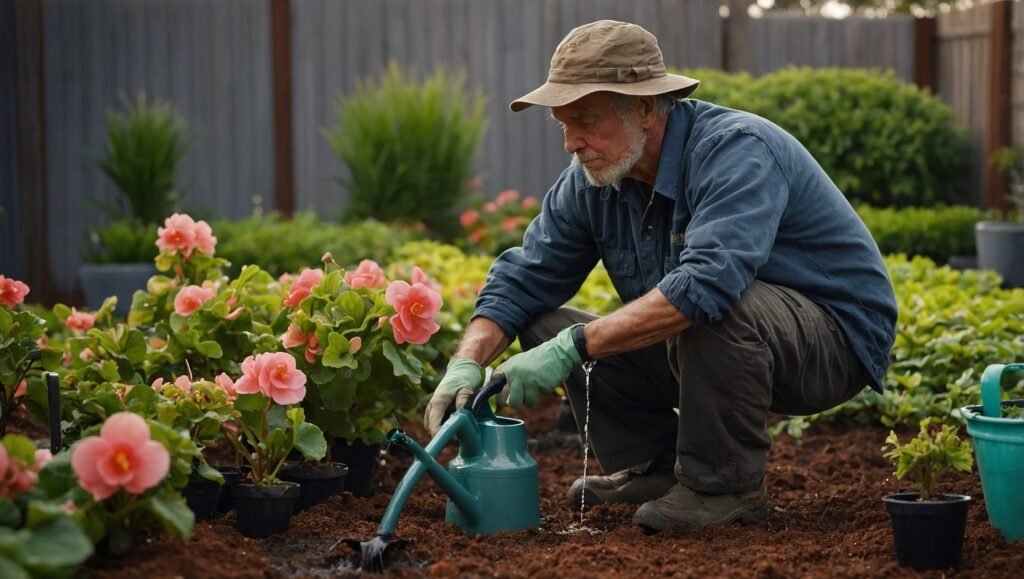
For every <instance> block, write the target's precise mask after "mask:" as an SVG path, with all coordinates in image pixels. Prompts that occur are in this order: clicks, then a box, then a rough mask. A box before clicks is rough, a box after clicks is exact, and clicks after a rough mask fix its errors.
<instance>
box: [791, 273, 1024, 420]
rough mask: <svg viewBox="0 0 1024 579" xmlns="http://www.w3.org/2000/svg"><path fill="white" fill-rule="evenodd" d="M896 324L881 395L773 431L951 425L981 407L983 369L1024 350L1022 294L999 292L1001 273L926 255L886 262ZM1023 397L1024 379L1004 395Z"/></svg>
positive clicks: (863, 397) (864, 393)
mask: <svg viewBox="0 0 1024 579" xmlns="http://www.w3.org/2000/svg"><path fill="white" fill-rule="evenodd" d="M885 262H886V267H887V269H888V272H889V276H890V278H891V279H892V281H893V286H894V288H895V292H896V301H897V305H898V307H899V312H900V315H899V319H898V320H897V324H896V341H895V344H894V346H893V350H892V361H891V363H890V366H889V370H888V372H887V373H886V376H885V389H884V392H883V393H881V394H878V393H876V392H874V391H872V390H869V389H865V390H864V391H862V392H861V393H860V394H859V395H857V396H855V397H854V398H853V399H852V400H850V401H848V402H846V403H844V404H842V405H840V406H838V407H836V408H833V409H831V410H828V411H826V412H823V413H821V414H815V415H813V416H810V417H798V418H792V419H785V420H782V421H780V422H778V423H776V425H774V426H773V429H772V433H773V434H774V433H777V432H780V431H782V430H787V431H788V432H789V433H790V434H792V435H794V436H800V434H801V433H802V431H803V430H804V429H805V428H807V427H808V426H809V425H810V424H813V423H814V422H817V421H819V420H832V419H834V418H836V417H839V416H846V417H850V418H853V419H854V420H857V421H859V422H865V423H875V422H881V423H882V424H885V425H886V426H895V425H898V424H916V423H917V422H919V421H920V420H921V419H923V418H926V417H929V416H932V417H935V418H936V420H942V421H946V422H949V423H953V421H955V420H956V413H955V411H956V409H958V408H960V407H962V406H967V405H971V404H980V399H981V384H980V379H981V371H982V370H983V369H984V368H986V367H987V366H988V365H989V364H995V363H1007V362H1008V361H1015V360H1019V359H1020V356H1021V352H1024V291H1022V290H1020V289H1009V290H1007V289H1002V288H1001V287H1000V282H1001V280H1000V278H999V276H998V275H997V274H995V273H993V272H988V271H978V270H966V271H963V272H960V271H956V270H953V269H951V268H949V267H947V266H943V267H937V266H936V265H935V263H934V262H933V261H931V260H930V259H927V258H924V257H914V258H912V259H908V258H907V257H906V256H903V255H896V256H888V257H886V259H885ZM1006 391H1007V392H1008V395H1010V396H1011V397H1014V398H1021V397H1024V380H1019V381H1018V382H1016V383H1015V384H1014V385H1012V386H1010V387H1009V388H1007V390H1006Z"/></svg>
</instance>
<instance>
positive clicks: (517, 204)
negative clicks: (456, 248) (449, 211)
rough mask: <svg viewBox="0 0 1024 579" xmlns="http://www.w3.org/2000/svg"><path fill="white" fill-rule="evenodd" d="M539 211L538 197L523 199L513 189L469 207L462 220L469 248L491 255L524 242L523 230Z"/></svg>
mask: <svg viewBox="0 0 1024 579" xmlns="http://www.w3.org/2000/svg"><path fill="white" fill-rule="evenodd" d="M539 213H540V203H539V202H538V201H537V198H536V197H533V196H527V197H523V198H520V195H519V192H518V191H516V190H514V189H508V190H505V191H502V192H501V193H499V194H498V196H497V197H496V198H495V199H494V201H487V202H484V203H480V204H479V206H478V207H473V208H470V209H466V210H465V211H463V212H462V213H461V214H460V215H459V223H460V224H461V225H462V229H463V232H464V233H465V234H466V242H464V245H465V246H466V247H467V249H477V250H483V251H484V252H486V253H487V254H489V255H498V254H499V253H501V252H502V251H504V250H506V249H508V248H510V247H517V246H519V245H522V244H523V233H524V232H525V231H526V227H527V226H528V225H529V224H530V222H531V221H533V218H534V217H536V216H537V215H538V214H539Z"/></svg>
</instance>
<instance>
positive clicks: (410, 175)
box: [324, 63, 485, 239]
mask: <svg viewBox="0 0 1024 579" xmlns="http://www.w3.org/2000/svg"><path fill="white" fill-rule="evenodd" d="M463 87H464V81H463V78H462V77H461V76H458V77H452V76H450V75H449V74H447V73H446V72H444V71H443V70H439V71H437V72H434V73H433V74H432V75H431V76H430V77H428V78H427V79H426V80H424V81H423V82H422V83H417V82H412V81H410V80H407V79H406V78H405V76H404V74H403V73H402V71H401V70H400V69H399V67H398V66H397V65H396V64H394V63H392V64H391V65H390V66H389V67H388V70H387V72H386V73H385V74H384V75H383V76H382V77H381V78H380V79H379V80H378V81H377V82H376V83H374V82H365V83H360V85H359V87H358V89H357V90H356V92H355V94H354V95H351V96H342V97H340V98H339V99H338V101H337V114H338V120H339V126H337V127H335V128H333V129H330V130H325V131H324V136H325V137H326V138H327V141H328V143H329V144H330V146H331V150H332V151H333V152H334V154H335V155H336V156H337V157H338V158H339V159H341V161H342V162H343V163H344V164H345V165H346V166H347V167H348V171H349V175H348V177H346V178H341V179H339V180H340V181H341V183H342V185H343V186H344V187H345V188H346V189H347V190H348V193H349V203H348V206H347V207H346V209H345V213H344V218H345V220H347V221H351V220H358V219H369V218H372V219H378V220H380V221H386V222H394V221H405V222H417V221H420V220H422V221H423V222H424V223H425V224H426V225H427V226H428V227H430V228H431V229H433V230H435V231H438V232H439V233H441V234H442V235H444V236H446V237H447V238H449V239H451V238H452V236H454V235H455V234H456V233H457V232H458V222H457V221H456V220H455V209H456V206H457V205H458V204H459V201H460V199H461V198H462V195H463V194H464V192H465V183H466V181H467V179H468V178H469V172H470V168H471V167H470V164H471V162H472V160H473V156H474V155H475V153H476V148H477V145H478V143H479V142H480V139H481V137H482V136H483V133H484V129H485V120H484V102H485V101H484V97H483V95H482V94H481V93H480V92H477V93H475V94H473V95H472V96H470V95H468V94H466V92H465V91H464V88H463Z"/></svg>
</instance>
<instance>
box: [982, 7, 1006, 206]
mask: <svg viewBox="0 0 1024 579" xmlns="http://www.w3.org/2000/svg"><path fill="white" fill-rule="evenodd" d="M1011 7H1012V6H1011V4H1010V1H1009V0H1001V1H1000V2H995V3H993V4H992V32H991V35H990V36H989V79H988V80H989V82H988V107H987V108H988V115H987V116H988V118H987V119H986V121H987V123H988V139H987V141H988V142H986V143H985V171H987V175H988V191H987V194H986V205H988V207H990V208H997V209H1003V210H1006V209H1009V208H1010V201H1009V200H1008V199H1007V198H1006V194H1007V192H1008V189H1007V182H1006V175H1004V174H1003V173H1002V172H1000V171H998V170H997V169H996V168H995V167H993V166H992V163H991V162H990V159H991V158H992V153H993V152H994V151H995V150H996V149H999V148H1002V147H1008V146H1010V133H1011V126H1010V124H1011V123H1010V81H1011V78H1012V72H1013V71H1012V66H1011V62H1012V51H1011V48H1012V39H1013V37H1012V31H1011V29H1010V25H1011V17H1010V16H1011V11H1010V9H1011Z"/></svg>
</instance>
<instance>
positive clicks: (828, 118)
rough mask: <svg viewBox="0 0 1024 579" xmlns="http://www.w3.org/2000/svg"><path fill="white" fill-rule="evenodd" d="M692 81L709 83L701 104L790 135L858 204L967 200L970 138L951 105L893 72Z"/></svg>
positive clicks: (811, 72) (789, 72)
mask: <svg viewBox="0 0 1024 579" xmlns="http://www.w3.org/2000/svg"><path fill="white" fill-rule="evenodd" d="M685 74H687V75H689V76H694V77H696V78H698V79H701V81H702V83H701V87H700V89H698V90H697V92H696V93H694V97H695V98H698V99H701V100H707V101H709V102H714V103H716V104H720V105H723V106H727V107H730V108H737V109H742V110H746V111H750V112H752V113H755V114H758V115H760V116H762V117H765V118H767V119H769V120H771V121H773V122H775V123H776V124H778V125H779V126H781V127H782V128H784V129H786V130H787V131H789V132H790V133H791V134H792V135H793V136H794V137H796V138H797V139H798V140H799V141H800V142H801V143H803V144H804V146H806V147H807V149H808V150H809V151H810V152H811V154H812V155H814V157H815V159H817V160H818V162H819V163H821V165H822V167H823V168H824V169H825V171H826V172H827V173H828V175H829V176H830V177H831V178H832V180H833V181H834V182H835V184H836V185H837V186H838V187H839V189H840V190H841V191H843V193H844V194H845V195H846V196H847V198H849V199H850V200H852V201H857V202H863V203H869V204H871V205H874V206H876V207H889V206H896V207H906V206H914V205H917V206H930V205H934V204H937V203H956V202H958V201H961V200H963V199H964V196H965V191H966V186H967V181H966V175H967V168H968V162H969V161H968V148H967V147H968V145H967V140H966V132H965V131H964V130H961V129H957V128H955V127H954V126H953V120H952V114H951V112H950V110H949V108H948V107H947V106H946V105H944V104H943V103H942V102H940V101H939V100H938V99H937V98H935V97H933V96H932V95H930V94H928V93H927V92H925V91H922V90H921V89H918V88H917V87H915V86H913V85H911V84H908V83H905V82H903V81H900V80H899V79H897V78H896V77H895V76H894V75H893V74H892V73H891V72H887V73H879V72H877V71H870V70H856V69H810V68H788V69H784V70H781V71H778V72H774V73H771V74H768V75H765V76H763V77H760V78H757V79H751V78H750V77H748V76H746V75H738V76H734V77H733V76H730V75H727V74H726V73H713V72H709V71H705V70H697V71H688V72H685ZM702 75H703V78H702ZM716 83H717V84H721V85H723V86H720V87H719V86H715V85H716Z"/></svg>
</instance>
